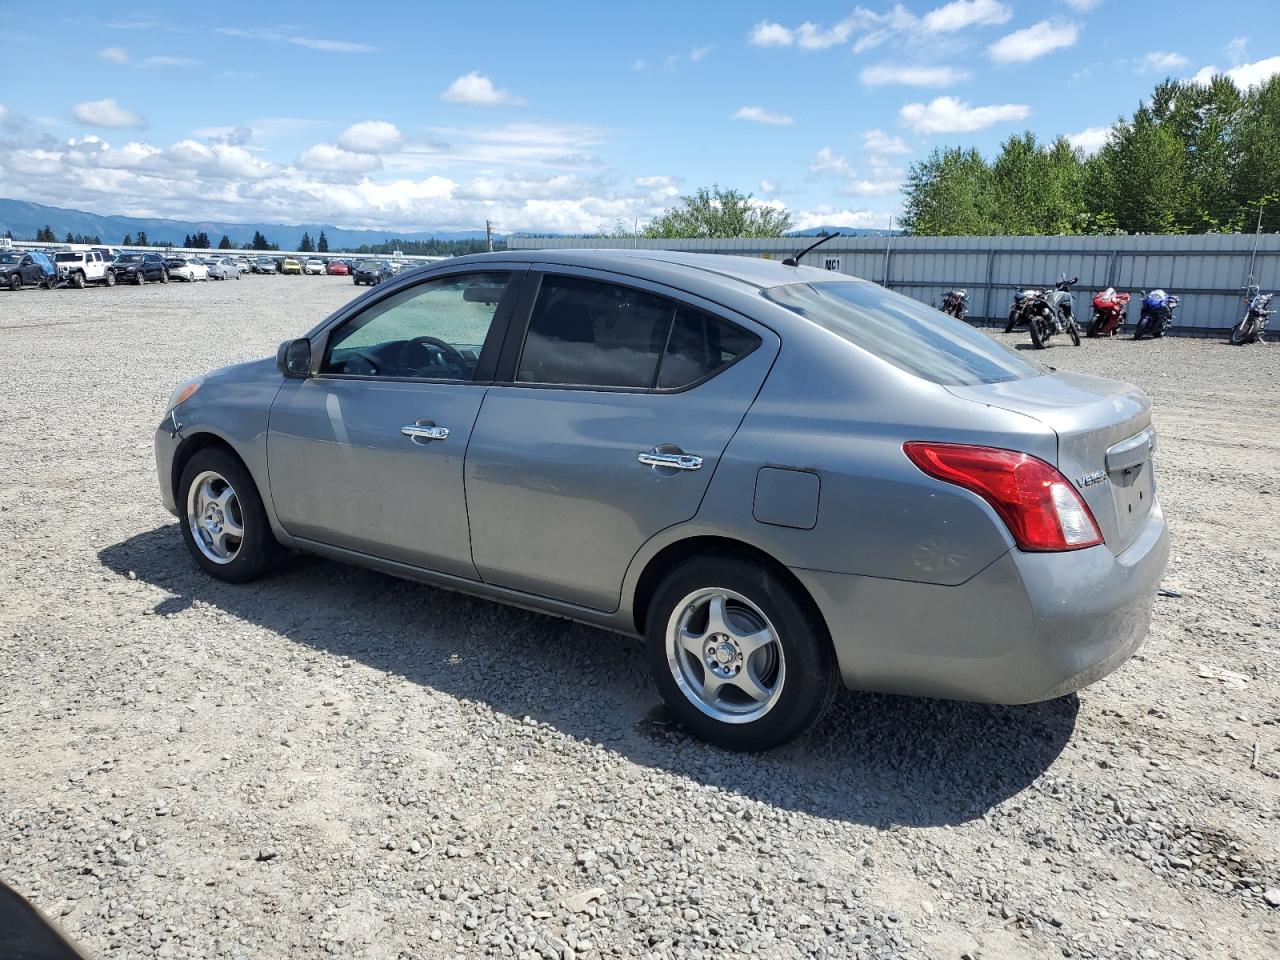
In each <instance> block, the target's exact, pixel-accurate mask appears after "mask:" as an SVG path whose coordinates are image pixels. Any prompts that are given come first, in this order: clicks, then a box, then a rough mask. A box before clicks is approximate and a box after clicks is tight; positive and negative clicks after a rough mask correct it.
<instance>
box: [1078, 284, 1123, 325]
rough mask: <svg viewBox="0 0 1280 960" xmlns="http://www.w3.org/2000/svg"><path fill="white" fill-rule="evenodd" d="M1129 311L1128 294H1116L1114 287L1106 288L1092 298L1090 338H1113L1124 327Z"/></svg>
mask: <svg viewBox="0 0 1280 960" xmlns="http://www.w3.org/2000/svg"><path fill="white" fill-rule="evenodd" d="M1128 310H1129V294H1127V293H1116V288H1115V287H1107V289H1105V290H1103V291H1102V292H1101V293H1099V294H1097V295H1095V296H1094V298H1093V319H1091V320H1090V321H1089V329H1088V331H1087V333H1088V335H1089V336H1091V337H1113V336H1115V335H1116V334H1117V333H1119V332H1120V329H1121V328H1122V327H1123V326H1124V318H1125V314H1126V313H1127V312H1128Z"/></svg>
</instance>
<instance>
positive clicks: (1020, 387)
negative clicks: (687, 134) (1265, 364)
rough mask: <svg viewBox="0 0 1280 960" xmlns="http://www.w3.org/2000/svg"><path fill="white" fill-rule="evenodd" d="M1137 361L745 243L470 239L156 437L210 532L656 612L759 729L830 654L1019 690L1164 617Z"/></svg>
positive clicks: (740, 724)
mask: <svg viewBox="0 0 1280 960" xmlns="http://www.w3.org/2000/svg"><path fill="white" fill-rule="evenodd" d="M1154 449H1155V434H1154V432H1153V429H1152V425H1151V403H1150V401H1149V399H1148V398H1147V396H1146V395H1145V394H1144V393H1143V392H1142V391H1141V390H1139V389H1138V388H1136V387H1133V386H1130V385H1129V384H1125V383H1117V382H1114V381H1110V380H1103V379H1099V378H1097V377H1090V376H1083V375H1080V374H1072V373H1063V372H1053V371H1050V370H1048V369H1046V368H1044V367H1041V366H1039V365H1037V364H1035V363H1033V362H1032V361H1030V360H1027V359H1023V358H1022V357H1020V356H1018V355H1017V354H1015V353H1014V352H1013V351H1010V350H1007V349H1005V348H1004V347H1003V346H1001V345H1000V344H998V343H996V342H995V341H994V340H992V339H991V338H989V337H987V336H985V335H984V334H982V333H981V332H978V331H976V330H974V329H972V328H970V327H968V326H967V325H966V324H964V323H963V322H961V321H958V320H955V319H953V318H951V317H948V316H946V315H944V314H942V313H940V312H938V311H936V310H934V309H933V308H931V307H928V306H926V305H924V304H922V303H919V302H917V301H915V300H911V299H908V298H906V297H903V296H900V295H898V294H895V293H892V292H890V291H888V290H885V289H884V288H882V287H880V286H877V285H876V284H873V283H868V282H865V281H862V280H857V279H855V278H853V277H847V276H842V275H838V274H833V273H830V272H828V271H825V270H818V269H814V268H810V267H803V266H800V267H797V266H789V265H787V264H784V263H779V262H774V261H766V260H755V259H748V258H744V257H729V256H708V255H697V254H679V253H664V252H658V251H618V250H610V251H606V250H594V251H572V250H557V251H529V252H513V251H508V252H505V253H494V254H480V255H476V256H468V257H461V258H456V259H451V260H448V261H445V262H442V263H440V264H436V265H434V266H431V267H428V268H426V269H422V270H415V271H411V272H409V273H407V274H404V275H402V276H399V277H396V278H394V279H391V280H388V281H384V282H383V283H382V284H380V285H379V286H377V287H375V288H374V289H372V290H370V291H368V292H367V293H365V294H364V295H363V296H361V297H358V298H356V299H355V300H353V301H352V302H350V303H349V304H347V305H346V306H344V307H342V308H341V309H339V310H338V311H337V312H336V313H334V314H332V315H331V316H329V317H328V318H326V319H324V320H323V321H321V322H320V323H319V324H317V325H316V326H315V327H314V328H312V329H311V330H310V332H308V333H307V334H306V335H305V336H302V337H299V338H297V339H295V340H290V341H287V342H285V343H284V344H281V346H280V349H279V351H278V353H277V356H276V358H275V359H274V360H271V359H264V360H260V361H255V362H251V363H245V364H239V365H236V366H232V367H226V368H224V369H221V370H217V371H215V372H213V373H210V374H208V375H206V376H203V377H199V378H196V379H193V380H189V381H187V382H185V383H182V384H179V385H178V386H177V387H176V388H175V390H174V392H173V395H172V397H171V399H170V402H169V405H168V409H167V411H166V414H165V417H164V421H163V422H162V423H161V424H160V426H159V428H158V430H157V432H156V438H155V452H156V462H157V467H158V470H159V476H160V486H161V492H162V495H163V499H164V504H165V506H166V507H167V508H168V509H169V511H170V512H172V513H173V514H175V515H176V516H178V517H179V518H180V520H181V524H180V528H181V531H182V536H183V538H184V539H185V541H186V544H187V546H188V548H189V550H190V552H191V554H192V556H193V557H194V558H195V561H196V563H198V564H199V565H200V566H201V567H203V568H204V570H206V571H207V572H208V573H210V574H211V575H213V576H215V577H218V578H220V579H223V580H229V581H233V582H243V581H247V580H251V579H253V578H255V577H257V576H259V575H261V574H262V573H264V572H265V571H266V570H268V569H269V568H270V566H271V563H272V561H273V560H275V559H276V557H277V556H278V555H279V554H280V552H281V550H282V549H283V548H293V549H297V550H303V551H309V552H312V553H316V554H320V555H323V556H325V557H329V558H332V559H336V560H341V561H348V562H351V563H357V564H363V565H366V566H369V567H373V568H375V569H378V570H382V571H385V572H387V573H391V574H395V575H398V576H404V577H410V578H414V579H417V580H421V581H424V582H427V583H431V584H435V585H438V586H443V587H448V588H451V589H456V590H463V591H466V592H469V593H474V594H478V595H480V596H484V597H489V598H492V599H495V600H499V601H504V602H507V603H512V604H517V605H520V606H524V607H532V608H535V609H538V610H542V611H545V612H547V613H550V614H555V615H558V616H562V617H567V618H571V619H574V620H580V621H584V622H587V623H591V624H596V625H599V626H601V627H606V628H609V629H611V630H614V631H618V632H621V633H626V634H634V635H638V636H641V637H643V638H644V639H645V642H646V648H647V658H648V666H649V669H650V670H651V671H652V674H653V677H654V680H655V681H656V684H657V687H658V690H659V691H660V693H661V695H662V697H663V698H664V699H665V700H666V702H667V704H668V706H669V707H670V709H671V711H672V712H673V713H674V715H675V716H676V717H677V718H678V719H679V720H680V721H681V722H682V723H683V724H684V725H685V726H686V727H687V728H688V729H690V730H691V731H693V732H694V733H696V734H698V735H700V736H702V737H704V738H706V739H707V740H710V741H712V742H714V743H717V744H720V745H722V746H725V747H729V748H733V749H743V750H754V749H764V748H768V747H772V746H776V745H778V744H781V743H783V742H785V741H787V740H789V739H790V738H792V737H795V736H797V735H799V734H800V733H802V732H803V731H805V730H806V729H807V728H808V727H810V726H811V725H812V724H813V723H814V722H815V721H816V720H817V719H818V718H819V717H820V716H821V715H822V713H823V711H824V710H825V709H826V707H827V706H828V704H829V703H830V702H831V700H832V697H833V696H834V694H835V691H836V689H837V685H838V684H839V683H841V682H842V683H843V684H844V685H845V686H847V687H851V688H855V689H859V690H874V691H885V692H891V693H901V694H913V695H920V696H931V697H949V698H957V699H967V700H980V701H990V702H997V703H1022V702H1029V701H1035V700H1043V699H1048V698H1052V697H1057V696H1060V695H1063V694H1066V693H1069V692H1071V691H1073V690H1076V689H1078V688H1080V687H1082V686H1084V685H1085V684H1088V683H1090V682H1092V681H1094V680H1096V679H1098V678H1100V677H1102V676H1104V675H1105V674H1107V673H1109V672H1110V671H1112V670H1114V669H1115V668H1116V667H1117V666H1118V665H1120V664H1121V663H1123V662H1124V661H1125V660H1126V659H1127V658H1128V657H1129V656H1130V655H1131V654H1132V653H1133V651H1134V650H1135V649H1136V648H1137V646H1138V645H1139V644H1140V643H1141V642H1142V639H1143V637H1144V635H1145V633H1146V630H1147V626H1148V622H1149V619H1150V615H1151V607H1152V602H1153V598H1154V595H1155V592H1156V588H1157V585H1158V582H1159V580H1160V577H1161V575H1162V573H1163V570H1164V567H1165V562H1166V559H1167V555H1168V535H1167V532H1166V527H1165V520H1164V516H1163V514H1162V513H1161V509H1160V506H1159V503H1158V501H1157V499H1156V485H1155V482H1154V478H1153V476H1152V469H1153V465H1152V455H1153V451H1154Z"/></svg>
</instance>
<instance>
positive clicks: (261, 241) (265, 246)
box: [250, 230, 271, 250]
mask: <svg viewBox="0 0 1280 960" xmlns="http://www.w3.org/2000/svg"><path fill="white" fill-rule="evenodd" d="M250 246H251V247H252V248H253V249H254V250H270V249H271V244H269V243H267V238H266V237H264V236H263V235H262V234H261V233H260V232H259V231H257V230H255V231H253V242H252V243H251V244H250Z"/></svg>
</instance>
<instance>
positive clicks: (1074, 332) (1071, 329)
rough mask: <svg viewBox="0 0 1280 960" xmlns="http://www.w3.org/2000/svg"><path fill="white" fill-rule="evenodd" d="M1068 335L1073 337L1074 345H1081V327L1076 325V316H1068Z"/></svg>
mask: <svg viewBox="0 0 1280 960" xmlns="http://www.w3.org/2000/svg"><path fill="white" fill-rule="evenodd" d="M1067 335H1068V336H1069V337H1071V343H1072V344H1073V345H1074V346H1077V347H1078V346H1080V328H1079V327H1077V326H1076V321H1075V318H1074V317H1068V318H1067Z"/></svg>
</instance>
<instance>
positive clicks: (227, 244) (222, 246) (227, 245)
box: [218, 233, 235, 250]
mask: <svg viewBox="0 0 1280 960" xmlns="http://www.w3.org/2000/svg"><path fill="white" fill-rule="evenodd" d="M218 249H219V250H234V249H235V247H233V246H232V245H231V238H230V237H228V236H227V235H226V234H225V233H224V234H223V235H222V239H221V240H219V241H218Z"/></svg>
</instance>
